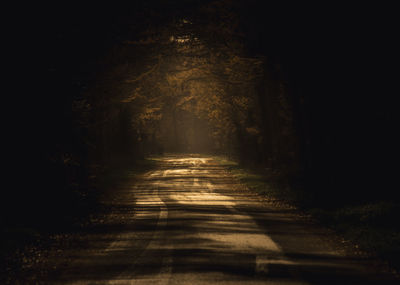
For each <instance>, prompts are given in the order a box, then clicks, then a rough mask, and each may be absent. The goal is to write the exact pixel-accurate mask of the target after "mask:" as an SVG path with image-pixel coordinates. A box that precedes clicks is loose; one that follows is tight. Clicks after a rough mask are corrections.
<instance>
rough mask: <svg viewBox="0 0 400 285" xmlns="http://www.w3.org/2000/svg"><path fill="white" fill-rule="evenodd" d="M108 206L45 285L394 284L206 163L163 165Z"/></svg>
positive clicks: (184, 160) (171, 160)
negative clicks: (107, 216) (105, 216)
mask: <svg viewBox="0 0 400 285" xmlns="http://www.w3.org/2000/svg"><path fill="white" fill-rule="evenodd" d="M114 203H119V205H120V211H119V212H117V213H116V214H115V215H114V218H113V219H111V222H109V223H108V224H107V226H105V227H104V228H100V229H99V230H98V231H96V232H94V233H93V232H91V233H87V237H86V241H87V242H86V243H85V245H84V246H82V248H75V249H74V250H70V252H69V253H68V259H67V261H65V262H64V265H63V270H62V271H60V272H59V274H57V276H53V277H52V278H53V280H52V282H51V283H54V284H115V285H117V284H118V285H119V284H121V285H122V284H152V285H153V284H395V283H394V281H390V280H389V279H390V278H387V277H385V276H383V275H380V274H378V273H377V272H375V270H374V269H373V268H374V267H373V266H371V265H370V264H369V261H368V260H364V259H362V258H360V257H352V256H349V255H348V254H347V255H346V254H345V251H344V250H343V248H341V244H340V243H338V242H337V240H336V239H334V238H332V236H331V234H330V233H329V231H327V230H324V229H323V228H320V227H318V226H316V225H314V224H312V223H311V222H308V221H307V220H306V219H304V218H302V217H301V216H299V215H298V214H296V211H295V210H293V209H289V208H285V207H282V206H274V205H273V204H272V203H269V202H267V201H262V200H261V199H260V197H258V196H257V195H256V194H252V193H251V192H249V191H248V190H246V189H244V188H243V186H241V185H239V184H238V182H237V181H235V180H234V179H233V178H232V177H231V176H230V175H229V173H228V172H227V171H226V170H225V169H224V168H223V167H221V166H219V165H218V163H216V162H215V161H213V160H212V159H211V158H209V157H207V156H194V155H188V156H165V157H164V158H162V159H160V163H159V167H158V168H157V169H155V170H153V171H151V172H149V173H147V174H145V175H143V177H142V178H141V180H140V181H139V182H136V183H134V184H132V185H128V186H127V187H126V188H125V189H124V191H122V192H121V194H120V195H119V196H118V198H116V201H114ZM88 241H89V242H88ZM54 258H55V262H60V260H56V259H57V256H55V257H54ZM59 259H61V257H60V258H59Z"/></svg>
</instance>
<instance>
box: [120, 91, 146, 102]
mask: <svg viewBox="0 0 400 285" xmlns="http://www.w3.org/2000/svg"><path fill="white" fill-rule="evenodd" d="M141 89H142V88H141V87H137V88H136V89H135V90H134V91H133V92H132V93H131V94H130V95H129V96H128V97H126V98H124V99H123V100H121V102H122V103H130V102H132V101H135V100H136V99H138V98H140V97H143V96H142V95H141V93H140V91H141Z"/></svg>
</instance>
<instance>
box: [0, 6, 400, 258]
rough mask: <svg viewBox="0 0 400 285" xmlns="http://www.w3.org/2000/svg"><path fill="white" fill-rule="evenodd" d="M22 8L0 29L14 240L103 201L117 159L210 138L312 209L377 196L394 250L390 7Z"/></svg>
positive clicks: (8, 208) (139, 160)
mask: <svg viewBox="0 0 400 285" xmlns="http://www.w3.org/2000/svg"><path fill="white" fill-rule="evenodd" d="M268 3H269V2H268ZM19 11H20V12H19V13H17V14H16V15H15V16H14V19H13V22H12V23H13V24H10V28H9V29H10V34H11V35H12V38H13V39H12V40H11V39H10V41H5V42H4V44H5V43H7V45H8V46H7V48H9V49H10V50H9V51H8V52H7V53H6V54H4V55H5V57H6V62H7V64H8V63H9V65H10V66H9V68H7V70H6V73H8V74H9V75H11V78H10V80H8V82H7V83H8V84H10V85H11V87H12V88H11V89H9V90H8V92H7V93H8V94H4V97H7V98H10V99H11V102H9V103H5V104H4V105H3V108H4V109H6V108H7V109H9V110H4V111H3V113H4V114H7V115H6V116H5V118H4V119H3V121H4V124H5V126H6V128H5V130H4V131H3V142H5V146H4V147H3V152H4V153H5V158H6V159H5V163H4V168H5V169H6V174H5V177H6V182H7V183H4V184H3V187H2V199H1V203H2V211H3V213H2V215H1V219H2V221H1V227H2V231H3V233H2V235H3V237H5V239H9V240H13V242H6V243H5V244H6V245H8V244H11V248H13V246H16V247H17V246H20V245H19V244H25V243H26V242H31V241H32V240H34V239H35V238H33V237H32V236H35V237H36V236H37V235H40V236H43V235H47V234H53V233H54V232H60V231H63V230H65V229H69V228H71V227H73V225H75V224H76V223H77V222H78V221H81V220H82V219H84V217H87V216H89V215H91V213H92V212H93V211H97V210H96V209H97V208H98V201H97V200H98V196H99V195H100V193H101V192H102V191H103V190H102V186H99V185H101V183H102V179H103V178H104V177H106V176H107V175H109V174H110V173H112V172H115V171H116V170H121V171H122V170H124V169H140V168H141V167H144V166H143V162H144V161H145V160H146V158H148V157H152V156H161V155H164V154H170V153H180V154H205V155H217V156H223V157H226V158H228V159H230V160H232V161H236V162H237V163H238V165H239V166H240V167H242V168H246V169H251V171H255V172H257V173H261V174H262V175H264V176H266V177H269V178H268V179H270V181H271V183H274V185H277V187H278V188H279V187H281V188H282V189H283V188H284V189H289V190H287V191H290V192H291V193H292V194H293V196H294V197H296V199H295V200H294V202H293V203H295V204H296V205H297V206H298V207H300V208H301V209H304V210H305V211H307V210H309V209H314V208H319V209H322V210H321V211H327V212H329V211H335V210H337V209H343V208H348V209H354V208H357V207H358V208H359V207H364V206H367V207H369V206H368V205H370V207H378V210H379V211H378V214H376V216H374V217H372V218H370V220H368V221H369V222H371V224H373V223H379V224H381V223H387V225H385V226H386V228H390V229H392V233H394V234H397V240H396V239H394V241H393V243H394V244H393V246H392V247H391V249H390V250H387V251H386V252H385V253H384V256H385V258H387V259H389V260H391V262H392V263H394V264H397V263H398V257H395V256H397V255H398V254H399V252H398V250H399V248H400V246H399V244H398V242H399V240H400V239H399V238H398V225H397V224H396V223H395V221H393V220H394V219H395V218H394V217H395V215H396V214H398V212H399V202H400V201H399V197H400V195H399V192H398V188H397V187H398V186H397V178H396V177H397V169H398V167H397V149H398V139H397V135H396V133H397V131H396V130H397V127H398V125H397V121H398V112H397V105H396V104H395V99H396V98H395V97H397V86H395V85H396V84H395V82H396V80H397V79H398V78H397V76H395V74H396V73H397V68H396V64H395V62H396V56H397V53H398V51H397V50H396V48H395V42H396V35H397V33H396V32H397V31H396V28H395V27H396V23H395V21H396V20H397V19H396V18H397V16H396V15H395V13H394V10H393V9H392V8H390V7H383V5H379V7H377V6H375V5H374V4H366V3H363V4H362V5H361V4H360V5H355V4H354V6H352V5H348V4H347V5H339V4H337V3H333V2H332V3H329V4H328V3H325V4H323V5H322V4H321V3H320V4H315V3H314V4H312V5H311V4H304V3H301V4H300V3H298V4H290V5H289V4H288V3H287V4H286V5H284V4H283V3H282V4H280V5H276V4H266V3H264V1H253V0H247V1H240V0H238V1H235V0H218V1H213V0H210V1H198V0H185V1H177V0H175V1H160V0H152V1H131V3H130V5H125V6H122V5H121V6H119V5H117V4H113V5H110V4H109V5H106V4H104V5H103V4H96V5H93V6H86V5H82V4H78V5H73V4H72V3H69V4H68V5H67V4H60V3H53V4H50V5H46V6H42V7H38V6H35V7H21V8H19ZM6 78H8V77H6ZM7 101H8V99H7ZM371 205H372V206H371ZM358 208H357V209H358ZM318 213H320V212H318ZM374 213H375V212H374ZM317 218H318V217H317ZM319 218H321V217H319ZM374 219H376V220H374ZM324 221H325V220H324V219H323V218H322V223H324ZM386 228H385V229H386ZM19 229H28V230H27V232H28V233H26V231H25V230H22V231H20V230H19ZM21 232H23V233H21ZM32 232H34V233H35V234H29V233H32ZM15 240H18V242H15ZM14 243H16V245H14ZM2 251H3V252H8V251H7V250H6V249H3V250H2Z"/></svg>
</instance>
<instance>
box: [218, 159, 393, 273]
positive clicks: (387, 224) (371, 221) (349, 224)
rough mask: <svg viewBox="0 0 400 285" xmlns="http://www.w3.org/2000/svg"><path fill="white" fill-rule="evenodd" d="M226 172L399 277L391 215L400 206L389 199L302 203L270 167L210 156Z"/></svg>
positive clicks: (303, 197)
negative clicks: (255, 166)
mask: <svg viewBox="0 0 400 285" xmlns="http://www.w3.org/2000/svg"><path fill="white" fill-rule="evenodd" d="M214 159H216V160H217V161H218V162H219V163H220V164H221V165H223V166H224V167H226V169H228V170H229V172H230V174H231V175H233V176H234V177H235V178H236V179H238V180H239V181H240V182H241V183H242V184H244V185H246V187H247V188H248V189H250V190H251V191H253V192H255V193H258V194H259V195H260V196H261V197H264V198H265V199H267V200H268V201H270V202H272V203H274V204H277V205H286V206H289V207H293V208H296V209H297V210H298V211H299V213H302V215H303V216H304V217H308V218H309V219H311V220H312V221H313V222H314V223H317V224H320V225H323V226H324V227H327V228H329V229H332V230H333V231H334V232H335V234H337V235H338V236H340V238H341V239H342V243H343V245H344V246H345V247H346V249H347V251H351V252H352V253H353V254H356V255H359V256H364V257H369V258H370V259H374V260H375V263H376V264H377V266H380V267H381V268H382V269H383V270H385V271H390V272H392V273H393V274H395V275H397V276H400V224H399V223H398V222H397V220H396V219H395V218H394V217H397V216H398V215H399V214H400V206H399V205H398V204H396V203H394V202H392V201H387V200H386V201H383V200H382V201H380V200H379V201H374V202H362V201H360V203H358V204H355V205H342V204H337V205H335V206H334V207H332V206H330V207H324V206H323V204H318V203H311V204H310V203H305V200H306V199H307V197H305V195H304V192H302V191H297V190H298V189H292V188H291V187H289V186H288V185H282V184H281V183H279V182H278V183H276V182H275V181H276V180H277V179H276V177H274V176H278V175H279V174H276V173H274V172H273V171H272V170H271V169H258V168H253V169H249V168H244V167H241V166H240V165H239V164H238V163H237V162H235V161H232V160H229V159H227V158H226V157H214Z"/></svg>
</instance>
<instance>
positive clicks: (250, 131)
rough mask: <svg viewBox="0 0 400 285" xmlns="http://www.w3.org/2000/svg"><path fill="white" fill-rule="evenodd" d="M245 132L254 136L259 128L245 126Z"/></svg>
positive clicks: (258, 132)
mask: <svg viewBox="0 0 400 285" xmlns="http://www.w3.org/2000/svg"><path fill="white" fill-rule="evenodd" d="M246 132H247V133H248V134H250V135H253V136H256V135H259V134H260V130H259V129H258V128H257V127H249V128H246Z"/></svg>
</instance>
